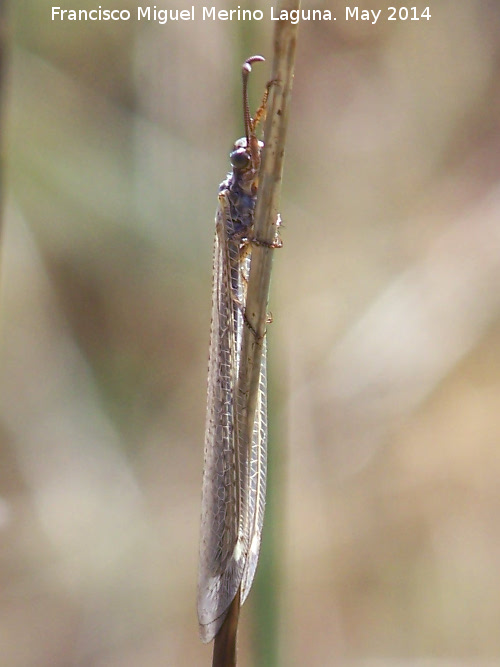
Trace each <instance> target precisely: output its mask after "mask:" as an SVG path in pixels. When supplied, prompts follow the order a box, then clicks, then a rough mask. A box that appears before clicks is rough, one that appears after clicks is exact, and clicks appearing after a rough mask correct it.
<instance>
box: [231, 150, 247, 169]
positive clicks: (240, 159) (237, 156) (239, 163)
mask: <svg viewBox="0 0 500 667" xmlns="http://www.w3.org/2000/svg"><path fill="white" fill-rule="evenodd" d="M229 159H230V160H231V164H232V165H233V167H234V168H235V169H247V168H248V167H249V166H250V161H251V158H250V155H249V154H248V153H247V151H246V149H245V148H236V149H235V150H234V151H232V152H231V153H230V155H229Z"/></svg>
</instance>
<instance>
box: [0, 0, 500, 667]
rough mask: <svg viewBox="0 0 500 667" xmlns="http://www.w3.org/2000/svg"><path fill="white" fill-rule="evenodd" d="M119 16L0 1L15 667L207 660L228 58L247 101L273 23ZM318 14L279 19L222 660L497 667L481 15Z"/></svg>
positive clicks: (10, 641)
mask: <svg viewBox="0 0 500 667" xmlns="http://www.w3.org/2000/svg"><path fill="white" fill-rule="evenodd" d="M193 2H194V4H196V0H193ZM2 4H3V3H2ZM61 4H62V5H64V4H65V3H61ZM73 4H74V6H75V8H76V9H81V8H87V9H93V8H96V7H97V6H98V5H97V3H95V2H91V1H90V0H82V1H80V2H78V3H73ZM139 4H140V3H135V2H131V1H129V0H121V2H120V3H115V4H113V3H112V2H111V0H109V1H108V0H101V6H102V7H103V8H116V6H119V7H120V8H127V9H129V10H130V11H131V12H132V15H133V18H132V19H131V20H130V21H128V22H123V21H120V22H90V21H89V22H88V23H85V22H70V21H63V22H61V21H58V20H55V21H52V20H51V6H52V4H51V3H50V2H49V1H48V0H23V1H22V2H21V1H20V0H16V1H15V2H11V3H10V6H8V7H7V8H5V6H3V10H5V9H7V19H8V22H9V26H8V30H7V32H5V31H4V32H3V34H4V35H7V37H8V52H7V61H8V62H7V65H8V70H7V81H6V89H5V90H4V93H5V95H4V99H3V113H4V118H3V134H2V143H3V150H4V153H5V157H6V168H5V170H4V187H5V189H6V197H5V202H4V226H3V235H2V242H3V247H2V273H1V323H2V324H1V327H2V329H1V357H2V374H1V387H0V434H1V439H0V647H1V648H0V655H1V657H0V663H1V664H2V665H5V666H6V667H30V666H36V667H86V666H95V667H135V666H137V665H141V667H156V666H158V665H168V666H170V665H171V666H177V665H200V666H202V665H209V664H211V650H212V649H211V646H208V647H207V646H204V645H202V644H201V642H200V641H199V639H198V629H197V620H196V612H195V599H196V579H197V557H198V530H199V515H200V495H201V477H202V463H203V433H204V420H205V400H206V369H207V354H208V336H209V327H210V298H211V264H212V242H213V233H214V211H215V207H216V204H217V188H218V185H219V183H220V181H221V180H222V179H223V178H224V176H225V174H226V172H227V169H228V153H229V150H230V149H231V146H232V143H233V141H234V140H235V139H236V138H238V137H239V136H241V134H242V114H241V83H240V67H241V63H242V62H243V60H244V59H245V58H246V57H248V56H250V55H253V54H254V53H262V54H263V55H264V56H267V57H268V62H267V63H266V64H263V65H260V64H257V65H255V67H254V71H253V74H252V79H251V83H250V89H251V97H252V105H253V108H255V106H256V105H257V104H258V102H259V100H260V97H261V94H262V91H263V88H264V85H265V83H266V81H267V79H268V78H269V76H270V67H271V62H270V58H271V56H272V33H273V23H272V22H271V21H270V20H269V13H268V6H265V5H263V4H258V3H257V2H249V1H243V2H241V3H240V6H241V8H250V9H262V10H264V12H265V19H264V20H262V21H252V22H248V21H245V22H243V21H241V22H237V21H232V22H230V21H227V22H223V21H206V22H204V21H202V20H201V3H198V4H196V7H197V11H198V14H197V18H196V20H195V21H185V22H177V23H175V22H168V23H167V24H165V25H160V24H159V23H155V22H149V23H147V22H144V21H141V22H138V21H137V20H136V19H135V14H136V11H137V7H138V6H139ZM313 4H314V8H328V9H330V10H331V11H332V13H333V15H336V16H337V21H335V22H334V21H314V22H313V21H309V22H302V23H301V25H300V29H299V40H298V48H297V64H296V74H295V84H294V95H293V100H292V110H291V118H290V125H289V131H288V146H287V157H286V162H285V174H284V189H283V193H282V204H281V214H282V217H283V221H284V226H283V232H282V237H283V240H284V249H283V250H280V251H279V252H276V253H275V256H274V271H273V279H272V285H271V300H270V310H271V311H272V314H273V319H274V321H273V323H272V325H271V326H270V327H269V359H270V370H269V375H270V393H271V406H270V418H271V437H270V445H269V446H270V452H271V453H270V456H271V473H270V474H271V481H270V494H269V502H268V514H267V518H266V525H265V529H264V541H263V551H262V559H261V565H260V568H259V571H258V577H257V582H256V586H255V589H254V591H253V592H252V594H251V595H250V598H249V600H248V602H247V604H246V605H245V606H244V608H243V611H242V618H241V622H240V636H239V646H240V650H239V656H240V661H239V664H241V665H242V666H250V665H269V666H270V665H281V666H283V665H293V666H299V665H314V666H318V667H320V666H330V665H332V666H335V667H336V666H339V667H343V666H344V665H345V666H347V667H386V666H388V667H400V666H401V667H403V666H405V667H406V666H411V667H476V666H479V667H486V666H488V667H490V666H493V665H500V632H499V627H500V567H499V563H500V485H499V483H498V480H499V477H500V446H499V444H500V370H499V369H500V85H499V81H500V76H499V75H500V39H499V37H498V36H499V34H500V4H499V3H497V2H495V1H492V0H440V2H439V3H437V2H434V3H430V14H431V19H430V20H425V19H422V20H419V21H410V20H406V21H402V20H401V21H400V20H397V21H388V20H387V18H388V11H387V7H388V6H389V5H387V6H386V5H383V4H381V3H376V2H368V1H367V2H364V3H362V4H360V5H359V8H360V10H361V9H365V10H366V9H375V10H378V9H382V14H381V17H380V19H379V20H378V22H377V23H376V24H375V25H372V24H371V23H370V22H365V21H358V22H354V21H349V22H347V21H346V20H345V4H342V3H340V2H336V1H333V0H331V1H330V2H328V3H326V2H322V0H318V1H317V2H316V3H313ZM393 4H395V5H396V6H397V7H398V8H399V7H400V6H404V5H403V4H402V3H393ZM411 5H412V6H414V5H418V7H417V15H419V13H420V12H422V11H424V10H425V8H426V6H428V5H429V3H428V4H426V3H420V2H413V3H411ZM144 6H146V5H144ZM407 6H408V7H409V6H410V4H408V5H407ZM185 7H186V5H183V4H182V3H180V2H177V1H174V2H170V3H168V6H164V5H160V4H158V8H168V9H176V8H185ZM66 8H68V6H67V5H66ZM217 8H218V9H224V8H226V9H231V8H232V9H234V8H236V5H231V4H230V3H229V2H227V0H221V1H220V2H219V4H218V5H217Z"/></svg>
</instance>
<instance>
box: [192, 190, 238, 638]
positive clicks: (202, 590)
mask: <svg viewBox="0 0 500 667" xmlns="http://www.w3.org/2000/svg"><path fill="white" fill-rule="evenodd" d="M226 216H227V212H226V207H225V201H224V195H223V194H221V195H220V200H219V208H218V210H217V214H216V235H215V245H214V268H213V292H212V326H211V333H210V351H209V366H208V399H207V418H206V429H205V463H204V473H203V491H202V517H201V539H200V564H199V579H198V620H199V624H200V634H201V638H202V640H203V641H205V642H209V641H211V640H212V639H213V637H214V636H215V635H216V634H217V632H218V630H219V628H220V626H221V625H222V623H223V621H224V618H225V616H226V613H227V609H228V607H229V605H230V604H231V602H232V600H233V598H234V596H235V595H236V592H237V590H238V587H239V585H240V582H241V577H242V574H243V569H244V566H245V554H244V552H243V551H242V550H241V549H240V548H239V547H237V544H238V533H239V519H240V512H239V502H240V496H239V489H238V487H239V484H238V478H239V462H238V451H237V448H236V433H237V426H236V423H235V420H236V414H235V405H234V401H235V385H236V379H237V374H238V368H237V363H238V359H237V341H236V339H237V338H240V335H241V334H240V331H238V330H240V329H241V324H240V320H241V313H238V312H237V310H239V309H236V307H235V302H234V298H233V294H234V286H233V285H232V282H233V283H234V275H235V274H234V266H233V271H232V269H231V264H233V265H234V258H233V262H231V261H230V257H229V254H230V245H231V246H232V245H234V244H233V243H231V244H229V243H228V242H227V238H226V220H227V217H226ZM231 251H233V248H231ZM232 254H234V252H232ZM231 273H233V275H231Z"/></svg>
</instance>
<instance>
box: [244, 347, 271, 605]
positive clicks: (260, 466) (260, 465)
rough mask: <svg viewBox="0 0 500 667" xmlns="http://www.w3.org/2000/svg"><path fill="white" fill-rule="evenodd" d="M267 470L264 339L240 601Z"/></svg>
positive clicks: (251, 569) (252, 564)
mask: <svg viewBox="0 0 500 667" xmlns="http://www.w3.org/2000/svg"><path fill="white" fill-rule="evenodd" d="M266 474H267V344H266V340H265V339H264V344H263V348H262V360H261V364H260V377H259V393H258V399H257V408H256V413H255V422H254V425H253V435H252V446H251V449H250V461H249V479H248V486H247V489H248V498H247V500H246V507H247V513H246V514H247V517H248V525H247V526H246V528H245V532H246V536H245V540H244V543H245V544H247V545H248V553H247V558H246V562H245V569H244V571H243V578H242V582H241V604H243V603H244V602H245V600H246V598H247V596H248V593H249V592H250V588H251V587H252V582H253V578H254V575H255V570H256V568H257V562H258V559H259V551H260V542H261V537H262V524H263V523H264V508H265V502H266Z"/></svg>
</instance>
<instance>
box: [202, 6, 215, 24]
mask: <svg viewBox="0 0 500 667" xmlns="http://www.w3.org/2000/svg"><path fill="white" fill-rule="evenodd" d="M206 18H207V19H213V20H214V21H215V7H211V8H210V9H208V7H203V20H205V19H206Z"/></svg>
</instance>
